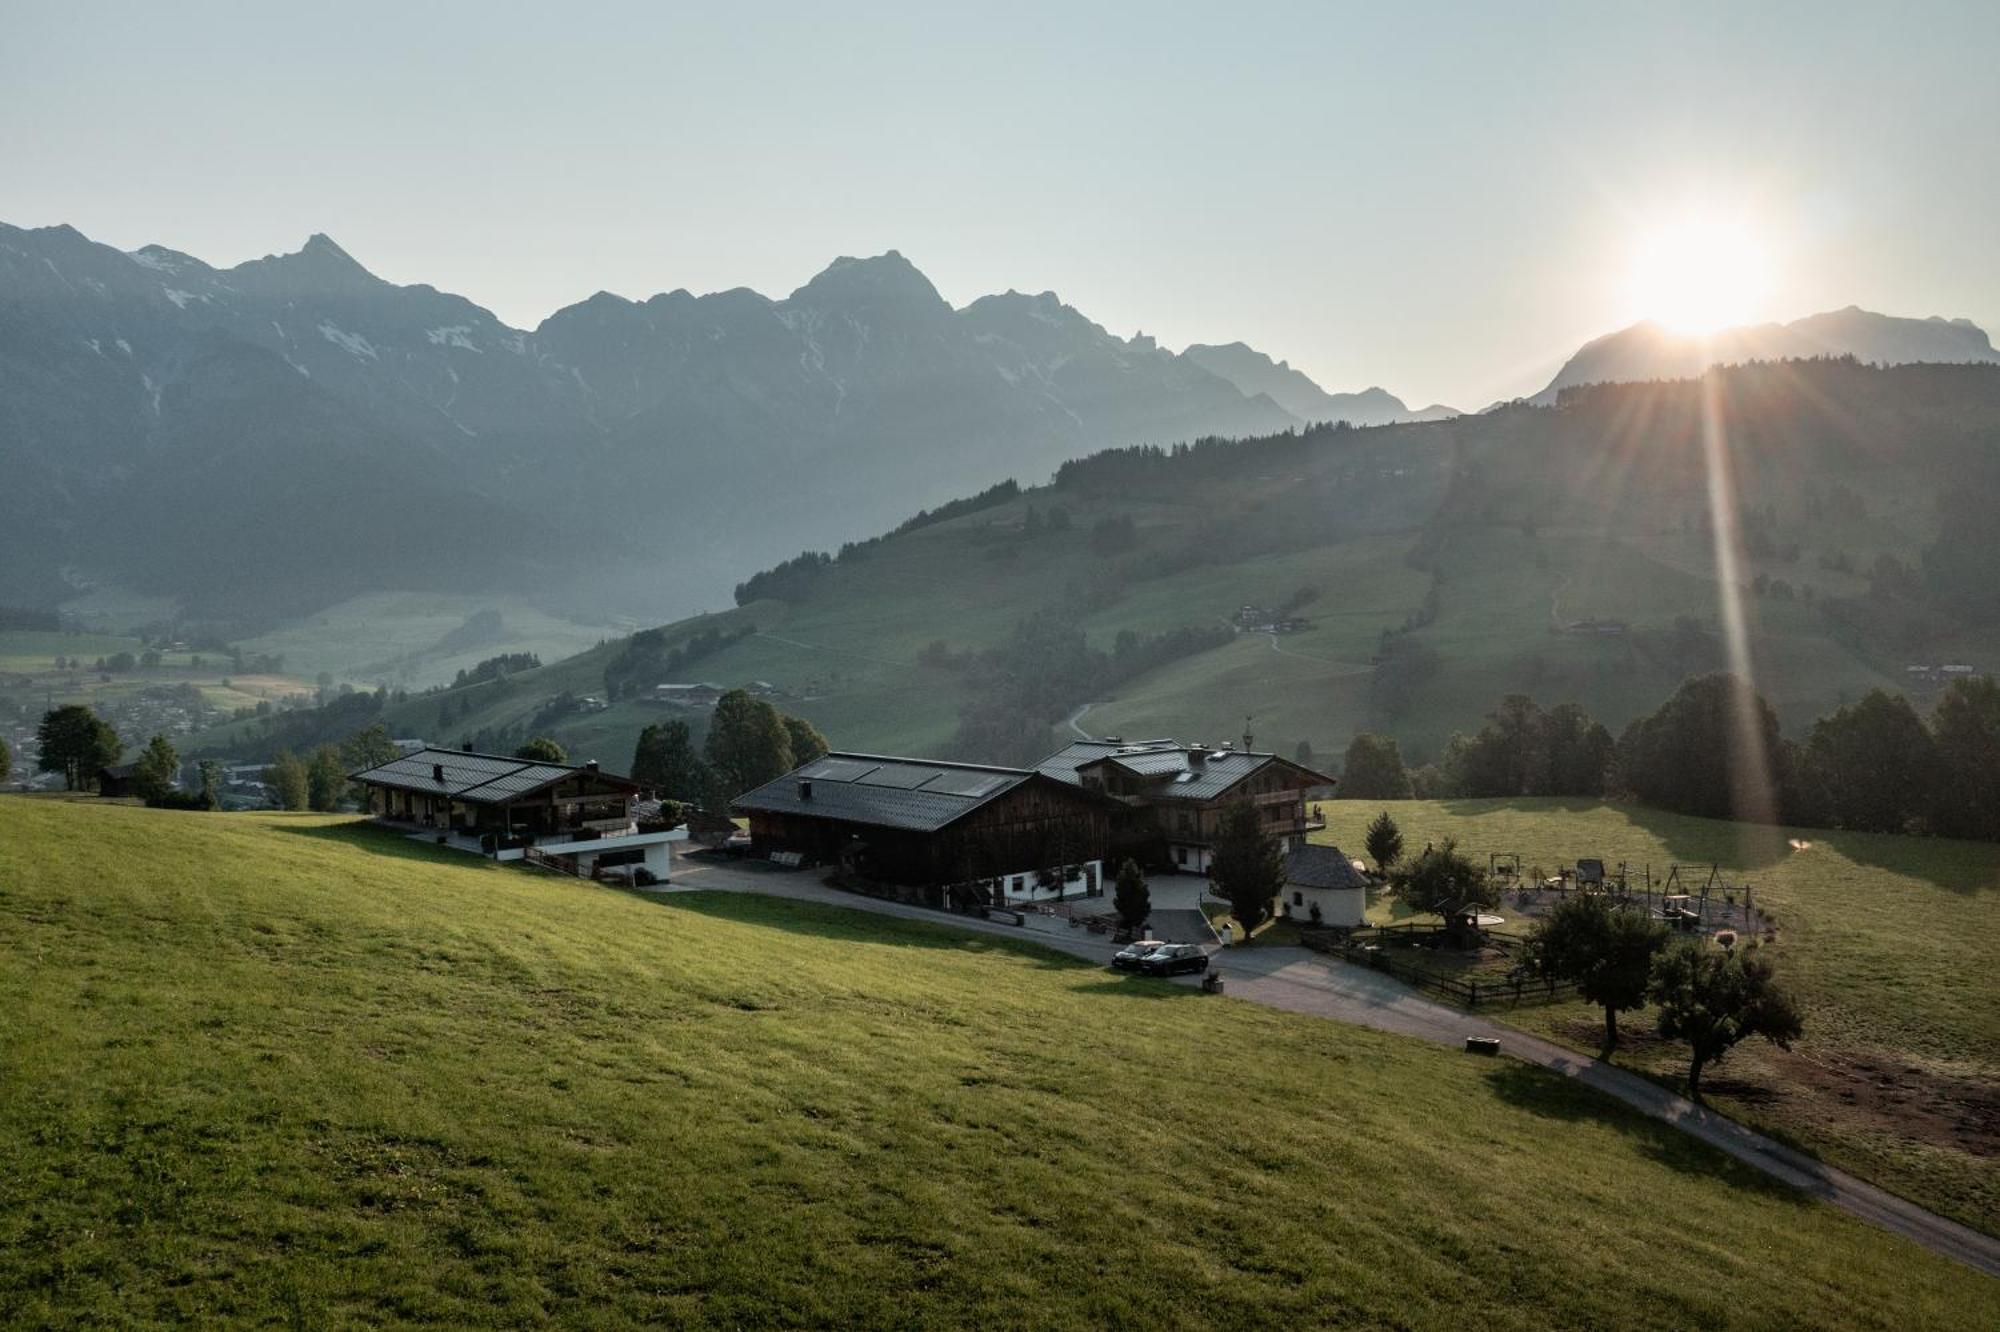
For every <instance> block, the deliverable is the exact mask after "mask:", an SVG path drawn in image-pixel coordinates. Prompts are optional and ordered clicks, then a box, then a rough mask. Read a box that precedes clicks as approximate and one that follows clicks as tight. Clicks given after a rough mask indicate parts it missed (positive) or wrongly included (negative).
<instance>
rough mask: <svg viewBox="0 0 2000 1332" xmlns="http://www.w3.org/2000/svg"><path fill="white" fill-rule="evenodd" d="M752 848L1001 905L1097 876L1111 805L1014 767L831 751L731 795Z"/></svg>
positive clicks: (1084, 884)
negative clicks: (960, 889)
mask: <svg viewBox="0 0 2000 1332" xmlns="http://www.w3.org/2000/svg"><path fill="white" fill-rule="evenodd" d="M732 808H733V809H734V810H735V811H736V812H737V813H739V814H743V815H747V816H748V817H749V820H750V842H751V847H752V850H753V851H754V852H755V853H757V854H760V855H770V854H773V853H777V854H782V855H795V856H798V857H800V858H801V859H802V860H805V861H807V862H811V863H817V864H828V865H840V866H842V867H844V868H846V869H849V870H851V871H852V872H854V873H857V874H860V875H863V876H865V877H867V878H870V879H874V880H876V881H878V882H882V883H890V884H899V885H908V886H918V887H923V888H925V889H928V890H933V891H931V892H930V893H929V894H928V895H929V896H931V897H932V898H934V899H935V900H936V901H938V902H940V903H942V902H943V901H944V899H945V897H946V894H945V892H944V891H943V890H944V889H945V888H946V887H947V886H969V887H971V888H972V889H974V890H975V891H974V900H984V901H986V902H990V903H994V904H999V903H1003V902H1015V901H1027V900H1032V899H1033V898H1034V896H1035V895H1036V893H1037V892H1039V893H1041V894H1042V895H1043V896H1044V897H1047V896H1051V895H1053V894H1055V893H1057V892H1062V891H1066V892H1069V893H1076V892H1079V891H1081V892H1085V893H1095V892H1098V891H1101V890H1102V887H1103V883H1104V865H1103V856H1104V847H1105V845H1106V841H1107V839H1108V837H1109V835H1110V818H1111V810H1112V806H1111V802H1109V801H1107V800H1105V799H1104V798H1103V797H1102V796H1100V795H1098V794H1096V793H1094V792H1090V791H1086V790H1083V789H1082V788H1080V787H1077V786H1073V785H1070V784H1068V783H1065V782H1060V781H1057V780H1055V779H1053V778H1050V777H1047V776H1044V775H1042V774H1040V773H1037V772H1032V771H1029V770H1026V769H1022V768H1002V767H993V766H988V765H984V764H975V763H942V762H935V761H932V760H929V759H909V758H890V757H884V756H882V755H879V754H846V753H833V754H828V755H826V756H825V757H823V758H819V759H815V760H814V761H813V762H811V763H808V764H805V765H804V766H802V767H800V768H798V769H796V770H795V771H792V772H789V773H787V774H785V775H784V776H783V777H780V778H777V779H776V780H775V781H770V782H766V783H765V784H764V785H762V786H760V787H757V788H756V789H755V790H752V791H748V792H745V793H744V794H743V795H740V796H738V797H737V798H736V800H735V802H734V803H733V805H732Z"/></svg>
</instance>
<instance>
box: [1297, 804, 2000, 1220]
mask: <svg viewBox="0 0 2000 1332" xmlns="http://www.w3.org/2000/svg"><path fill="white" fill-rule="evenodd" d="M1321 808H1322V809H1323V810H1324V811H1325V813H1326V815H1327V829H1326V832H1325V833H1323V834H1320V835H1319V836H1320V838H1321V839H1323V840H1327V841H1333V842H1337V843H1338V844H1339V845H1340V847H1341V848H1342V849H1343V850H1344V851H1346V852H1347V853H1348V854H1350V855H1362V854H1365V852H1364V849H1363V848H1364V842H1365V832H1364V830H1365V828H1366V826H1367V823H1368V821H1369V820H1370V819H1372V818H1373V817H1374V816H1375V814H1376V813H1377V812H1378V811H1379V810H1382V809H1387V810H1388V811H1389V812H1390V814H1391V816H1392V817H1393V818H1394V819H1395V820H1396V822H1397V824H1398V825H1399V826H1400V828H1401V829H1402V832H1403V838H1404V841H1405V844H1406V846H1407V848H1408V850H1409V851H1410V852H1411V853H1415V852H1417V851H1420V850H1421V849H1422V848H1423V847H1424V846H1425V845H1426V844H1429V843H1432V842H1441V841H1443V840H1444V839H1445V838H1448V837H1449V838H1455V839H1457V841H1458V843H1459V847H1460V849H1461V850H1464V851H1466V852H1468V853H1469V854H1471V855H1472V856H1473V857H1474V858H1475V859H1477V860H1480V861H1481V862H1484V861H1485V859H1486V857H1487V856H1488V855H1489V854H1493V853H1501V854H1505V853H1509V852H1512V853H1517V854H1518V855H1519V856H1520V858H1521V865H1522V867H1523V868H1524V869H1532V868H1533V867H1536V866H1539V867H1541V868H1542V869H1543V870H1545V871H1547V872H1548V873H1554V872H1555V871H1556V870H1557V869H1559V868H1561V867H1564V866H1569V865H1574V864H1575V863H1576V861H1577V859H1578V858H1579V857H1597V858H1599V859H1602V860H1604V861H1605V862H1606V864H1607V865H1609V866H1611V867H1612V868H1613V870H1614V871H1615V870H1616V868H1617V866H1618V864H1619V863H1620V862H1625V863H1626V864H1627V865H1628V866H1629V873H1630V874H1631V876H1632V878H1633V880H1634V882H1637V881H1638V880H1639V878H1640V876H1641V875H1642V874H1643V873H1644V872H1645V870H1646V869H1647V868H1648V867H1650V869H1651V872H1652V874H1653V876H1654V878H1655V880H1660V879H1664V878H1665V877H1666V875H1667V872H1668V869H1669V867H1670V866H1671V865H1673V864H1675V863H1679V864H1680V865H1681V866H1682V870H1681V874H1682V882H1683V887H1682V888H1681V889H1679V890H1678V891H1691V892H1694V893H1697V894H1698V893H1699V892H1700V891H1701V884H1702V882H1703V881H1704V880H1705V879H1707V877H1708V874H1709V869H1710V867H1711V866H1714V865H1719V866H1720V867H1721V869H1722V874H1723V877H1724V878H1725V879H1727V880H1729V881H1730V882H1731V883H1732V884H1733V885H1736V886H1737V887H1738V888H1739V889H1740V887H1741V885H1743V884H1745V883H1748V884H1749V885H1750V886H1751V888H1752V890H1753V896H1754V900H1755V904H1756V906H1757V908H1758V910H1759V911H1760V912H1762V913H1765V914H1767V915H1769V916H1771V917H1773V918H1774V919H1775V924H1776V927H1777V938H1776V940H1775V947H1776V948H1777V950H1778V954H1777V955H1778V959H1779V966H1780V969H1781V972H1782V974H1783V975H1784V976H1785V978H1786V979H1787V980H1788V981H1789V982H1790V984H1791V985H1792V986H1793V987H1794V988H1795V989H1796V991H1797V993H1798V995H1799V998H1800V999H1801V1001H1802V1003H1803V1006H1804V1010H1805V1026H1806V1033H1805V1038H1804V1040H1803V1041H1801V1042H1799V1043H1798V1045H1797V1046H1796V1048H1795V1050H1794V1052H1793V1053H1792V1054H1789V1055H1788V1054H1785V1053H1784V1052H1782V1051H1779V1050H1776V1049H1774V1048H1772V1047H1770V1046H1768V1045H1765V1044H1763V1043H1762V1042H1752V1043H1749V1044H1746V1045H1743V1046H1739V1047H1738V1048H1737V1050H1736V1051H1735V1052H1733V1053H1732V1054H1731V1055H1730V1056H1729V1057H1728V1059H1727V1060H1725V1061H1724V1062H1723V1063H1722V1064H1721V1065H1720V1066H1718V1067H1717V1068H1716V1069H1715V1070H1714V1071H1713V1072H1712V1073H1711V1075H1710V1076H1709V1077H1705V1078H1704V1079H1703V1083H1704V1087H1705V1088H1706V1090H1707V1093H1708V1097H1709V1100H1710V1101H1711V1102H1712V1103H1713V1104H1715V1105H1716V1106H1717V1107H1718V1108H1719V1109H1722V1110H1724V1111H1726V1112H1727V1113H1729V1114H1731V1115H1733V1116H1735V1117H1736V1118H1739V1119H1742V1120H1744V1121H1745V1122H1747V1123H1751V1124H1754V1125H1756V1126H1757V1127H1759V1128H1762V1129H1765V1130H1767V1131H1770V1132H1772V1133H1774V1134H1776V1135H1778V1136H1780V1137H1782V1138H1784V1139H1786V1140H1788V1141H1790V1142H1793V1143H1794V1144H1796V1145H1798V1146H1801V1147H1803V1148H1806V1149H1807V1150H1809V1151H1813V1152H1816V1153H1818V1154H1819V1155H1821V1156H1823V1157H1824V1158H1825V1159H1826V1160H1828V1161H1830V1162H1832V1163H1833V1164H1836V1165H1839V1166H1842V1167H1844V1168H1846V1169H1848V1170H1851V1171H1853V1172H1854V1173H1856V1174H1859V1175H1861V1176H1863V1177H1865V1178H1867V1179H1870V1180H1873V1181H1874V1182H1876V1183H1878V1184H1881V1185H1883V1186H1885V1187H1888V1188H1891V1189H1894V1190H1895V1191H1897V1192H1899V1193H1902V1194H1904V1195H1905V1196H1907V1197H1910V1198H1913V1199H1915V1200H1917V1201H1919V1202H1921V1203H1923V1204H1924V1205H1925V1206H1927V1207H1930V1208H1932V1209H1934V1210H1936V1211H1940V1212H1943V1213H1945V1214H1947V1215H1950V1216H1953V1217H1955V1218H1957V1219H1958V1220H1960V1221H1964V1222H1965V1223H1967V1224H1968V1225H1973V1226H1977V1227H1980V1228H1982V1229H1984V1230H1987V1231H1989V1232H1996V1231H2000V1220H1996V1218H2000V978H1996V973H1995V971H1994V968H1993V958H1994V957H1995V955H1996V954H2000V846H1993V845H1989V844H1985V843H1979V842H1961V841H1952V840H1948V839H1944V838H1914V837H1893V836H1885V835H1878V834H1872V833H1843V832H1823V831H1819V830H1812V829H1776V828H1763V827H1756V826H1753V825H1746V824H1736V823H1727V822H1722V821H1718V820H1712V819H1696V818H1687V817H1684V816H1681V815H1675V814H1666V813H1662V812H1660V811H1657V810H1650V809H1644V808H1641V807H1638V806H1628V805H1601V804H1595V803H1589V802H1580V801H1577V802H1572V801H1563V800H1514V801H1494V800H1447V801H1387V802H1384V801H1362V800H1333V801H1327V802H1325V803H1324V804H1323V805H1322V806H1321ZM1741 900H1742V895H1741V893H1740V891H1739V893H1738V901H1739V902H1740V901H1741ZM1383 905H1387V906H1390V907H1393V905H1394V904H1393V901H1391V902H1389V903H1386V904H1383ZM1501 914H1503V915H1505V916H1508V917H1510V923H1509V926H1508V927H1507V928H1509V929H1513V930H1520V929H1522V928H1523V927H1522V926H1521V924H1520V922H1519V921H1518V919H1512V918H1513V917H1514V912H1513V910H1512V908H1511V907H1510V906H1508V905H1506V904H1504V903H1503V905H1502V907H1501ZM1502 1015H1503V1016H1504V1017H1505V1018H1506V1020H1508V1021H1511V1022H1514V1023H1517V1024H1519V1025H1521V1026H1525V1027H1528V1028H1530V1029H1532V1030H1536V1031H1540V1032H1542V1033H1543V1034H1545V1035H1550V1036H1554V1037H1556V1038H1558V1039H1562V1040H1566V1041H1568V1042H1569V1043H1571V1044H1573V1045H1575V1046H1577V1047H1578V1048H1579V1049H1586V1050H1591V1051H1595V1050H1596V1048H1597V1045H1598V1042H1599V1040H1600V1039H1601V1036H1602V1030H1603V1020H1602V1017H1601V1015H1600V1012H1599V1010H1596V1009H1592V1008H1589V1007H1587V1006H1585V1005H1582V1004H1562V1005H1555V1006H1548V1007H1539V1008H1537V1007H1525V1008H1521V1009H1517V1010H1512V1011H1504V1010H1503V1011H1502ZM1620 1027H1621V1029H1622V1031H1623V1033H1624V1034H1625V1035H1626V1036H1627V1038H1628V1040H1627V1048H1626V1049H1625V1050H1624V1051H1623V1052H1621V1054H1620V1055H1619V1059H1620V1061H1621V1062H1624V1063H1627V1064H1630V1065H1631V1066H1633V1067H1636V1068H1639V1069H1641V1070H1643V1071H1646V1072H1649V1073H1652V1074H1655V1075H1657V1076H1658V1077H1660V1078H1661V1079H1662V1080H1665V1081H1669V1082H1673V1083H1676V1085H1678V1082H1679V1079H1680V1078H1681V1076H1682V1073H1683V1072H1684V1068H1685V1059H1686V1055H1685V1051H1684V1048H1683V1047H1681V1046H1679V1045H1677V1044H1668V1043H1665V1042H1660V1041H1657V1040H1654V1039H1652V1038H1651V1037H1650V1033H1651V1031H1652V1028H1653V1020H1652V1015H1651V1014H1650V1013H1649V1012H1646V1011H1641V1012H1639V1013H1636V1014H1630V1015H1627V1016H1626V1017H1625V1018H1624V1020H1623V1021H1621V1023H1620Z"/></svg>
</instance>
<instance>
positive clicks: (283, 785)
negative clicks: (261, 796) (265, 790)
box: [264, 749, 312, 810]
mask: <svg viewBox="0 0 2000 1332" xmlns="http://www.w3.org/2000/svg"><path fill="white" fill-rule="evenodd" d="M264 780H265V782H267V783H268V784H269V785H270V787H271V791H272V793H273V794H274V795H276V796H277V797H278V807H279V808H280V809H292V810H298V809H305V808H308V806H309V802H310V801H311V799H312V784H311V782H310V781H309V780H308V779H307V776H306V765H305V764H304V763H302V762H300V761H299V756H298V755H297V754H294V753H293V752H292V751H291V750H289V749H281V750H279V751H278V757H276V758H275V759H273V760H271V766H270V767H268V768H266V769H264Z"/></svg>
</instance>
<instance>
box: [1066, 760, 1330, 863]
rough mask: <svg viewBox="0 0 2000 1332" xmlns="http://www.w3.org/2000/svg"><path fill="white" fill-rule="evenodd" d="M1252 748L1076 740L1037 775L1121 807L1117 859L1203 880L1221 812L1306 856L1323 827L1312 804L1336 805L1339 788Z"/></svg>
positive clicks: (1114, 839)
mask: <svg viewBox="0 0 2000 1332" xmlns="http://www.w3.org/2000/svg"><path fill="white" fill-rule="evenodd" d="M1250 740H1251V737H1249V736H1247V735H1246V736H1244V737H1243V747H1242V748H1241V749H1235V748H1231V747H1230V746H1228V745H1224V746H1221V747H1220V748H1216V747H1211V746H1206V745H1184V744H1181V743H1180V742H1179V741H1177V740H1138V741H1132V742H1129V743H1128V742H1126V741H1123V740H1118V739H1115V738H1112V739H1105V740H1078V741H1076V742H1074V743H1072V744H1069V745H1066V746H1064V747H1063V748H1062V749H1060V750H1058V751H1057V752H1056V753H1054V754H1052V755H1050V756H1049V757H1048V758H1046V759H1044V760H1042V762H1041V764H1040V767H1039V771H1040V772H1041V773H1042V775H1043V776H1045V777H1049V778H1052V779H1054V780H1056V781H1060V782H1063V783H1065V784H1066V785H1071V786H1076V787H1079V788H1081V789H1083V790H1085V791H1088V792H1090V793H1092V794H1102V795H1105V796H1108V797H1110V798H1111V799H1112V800H1113V801H1114V802H1116V806H1117V808H1116V810H1115V811H1114V813H1113V815H1112V821H1111V843H1110V850H1111V854H1112V855H1113V856H1117V857H1124V856H1131V857H1132V858H1134V859H1135V860H1138V861H1139V862H1140V863H1141V864H1142V865H1148V866H1154V867H1164V868H1168V869H1176V870H1185V871H1187V872H1189V873H1193V874H1205V873H1207V872H1208V866H1209V856H1210V850H1211V848H1212V847H1213V846H1214V844H1215V839H1216V837H1217V835H1218V834H1219V833H1220V832H1221V828H1222V815H1223V811H1224V810H1226V809H1227V808H1228V807H1229V806H1230V805H1231V804H1233V803H1235V802H1236V801H1238V800H1248V801H1250V803H1251V804H1253V805H1255V806H1256V807H1257V810H1258V814H1259V816H1260V817H1261V819H1262V821H1263V826H1264V831H1265V832H1266V833H1267V834H1269V835H1270V836H1271V837H1273V838H1276V839H1277V840H1279V841H1280V842H1282V843H1283V844H1284V845H1285V848H1286V849H1287V850H1291V849H1294V848H1296V847H1299V846H1303V845H1304V844H1305V838H1306V834H1307V833H1309V832H1311V831H1313V830H1314V829H1316V828H1323V827H1325V826H1326V822H1325V820H1324V819H1321V818H1318V817H1316V816H1314V815H1313V814H1311V813H1310V811H1309V810H1308V808H1307V804H1306V802H1307V800H1308V799H1311V798H1314V797H1316V796H1320V795H1331V794H1332V792H1333V788H1334V786H1335V785H1336V783H1335V781H1334V779H1333V778H1331V777H1329V776H1327V775H1326V774H1325V773H1322V772H1316V771H1314V770H1313V769H1311V768H1308V767H1305V766H1304V765H1302V764H1298V763H1294V762H1292V761H1291V760H1290V759H1285V758H1279V757H1278V756H1277V755H1276V754H1262V753H1258V752H1257V751H1255V750H1253V749H1252V748H1251V747H1250Z"/></svg>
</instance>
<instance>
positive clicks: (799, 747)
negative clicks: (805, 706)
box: [784, 716, 829, 768]
mask: <svg viewBox="0 0 2000 1332" xmlns="http://www.w3.org/2000/svg"><path fill="white" fill-rule="evenodd" d="M784 721H785V738H786V739H787V740H789V741H790V742H791V746H792V766H793V767H795V768H796V767H798V766H799V765H800V764H801V763H811V762H812V761H813V760H814V759H816V758H821V757H823V756H824V755H825V754H826V751H827V749H828V748H829V746H828V744H827V743H826V737H825V736H823V735H821V734H820V733H819V728H818V727H816V726H814V725H813V724H812V723H811V722H809V721H807V720H806V719H805V718H803V717H789V716H788V717H786V718H785V719H784Z"/></svg>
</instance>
